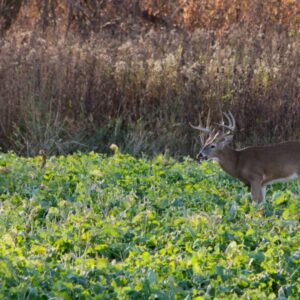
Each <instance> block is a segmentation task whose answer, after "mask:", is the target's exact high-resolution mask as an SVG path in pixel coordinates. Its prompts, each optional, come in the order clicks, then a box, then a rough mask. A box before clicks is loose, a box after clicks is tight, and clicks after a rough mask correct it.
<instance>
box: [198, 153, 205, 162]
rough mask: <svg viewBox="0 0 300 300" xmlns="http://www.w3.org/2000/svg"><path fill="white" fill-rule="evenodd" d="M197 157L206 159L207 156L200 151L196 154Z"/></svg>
mask: <svg viewBox="0 0 300 300" xmlns="http://www.w3.org/2000/svg"><path fill="white" fill-rule="evenodd" d="M197 159H199V160H206V159H207V156H206V155H204V154H203V153H202V152H199V153H198V154H197Z"/></svg>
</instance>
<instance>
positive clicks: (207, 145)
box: [190, 111, 235, 160]
mask: <svg viewBox="0 0 300 300" xmlns="http://www.w3.org/2000/svg"><path fill="white" fill-rule="evenodd" d="M223 114H224V116H225V117H226V119H227V121H228V124H227V125H226V124H225V123H224V119H223V117H222V120H221V123H217V124H216V125H217V127H214V128H213V127H211V125H210V122H211V119H210V111H209V112H208V116H207V120H206V126H205V127H203V125H202V122H201V119H200V123H199V125H198V126H194V125H192V124H190V125H191V127H192V128H194V129H197V130H199V131H200V135H199V136H200V141H201V148H200V151H199V153H198V155H197V158H198V159H200V160H206V159H209V158H215V159H218V157H219V156H220V154H221V153H222V151H224V149H225V148H226V146H227V145H228V144H229V143H230V142H231V141H232V139H233V132H234V130H235V119H234V117H233V115H232V113H231V112H229V113H223Z"/></svg>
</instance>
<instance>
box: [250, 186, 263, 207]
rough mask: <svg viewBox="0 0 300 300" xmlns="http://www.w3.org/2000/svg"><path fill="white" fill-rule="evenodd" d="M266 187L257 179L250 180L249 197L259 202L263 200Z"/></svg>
mask: <svg viewBox="0 0 300 300" xmlns="http://www.w3.org/2000/svg"><path fill="white" fill-rule="evenodd" d="M265 193H266V187H265V186H262V184H261V183H260V182H258V181H254V182H251V198H252V200H254V201H256V202H258V203H260V202H262V201H263V200H265Z"/></svg>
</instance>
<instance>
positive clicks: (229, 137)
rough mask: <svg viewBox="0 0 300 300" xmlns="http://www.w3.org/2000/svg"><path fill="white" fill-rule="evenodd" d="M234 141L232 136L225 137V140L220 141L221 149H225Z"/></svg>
mask: <svg viewBox="0 0 300 300" xmlns="http://www.w3.org/2000/svg"><path fill="white" fill-rule="evenodd" d="M232 140H233V135H232V134H230V135H227V136H224V138H222V139H221V141H220V146H221V148H224V147H225V146H227V145H228V144H230V143H231V142H232Z"/></svg>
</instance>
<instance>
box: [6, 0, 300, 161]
mask: <svg viewBox="0 0 300 300" xmlns="http://www.w3.org/2000/svg"><path fill="white" fill-rule="evenodd" d="M299 28H300V3H299V1H297V0H295V1H293V0H270V1H259V0H252V1H250V0H249V1H246V0H234V1H232V0H231V1H229V0H228V1H217V0H203V1H196V0H195V1H185V0H177V1H174V0H173V1H160V0H156V1H154V0H145V1H143V0H141V1H138V0H135V1H133V0H132V1H129V0H124V1H122V0H121V1H120V0H111V1H105V0H102V1H95V0H94V1H93V0H88V1H79V0H69V1H67V0H65V1H55V0H40V1H33V0H27V1H22V0H18V1H9V0H2V1H0V35H1V41H0V144H1V147H2V149H4V150H7V149H13V150H15V151H18V152H20V153H23V154H26V155H33V154H36V153H37V152H38V151H39V150H40V149H42V148H45V149H47V151H48V152H50V153H67V152H71V151H76V150H91V149H94V150H97V151H109V145H110V144H111V143H116V144H117V145H119V146H120V147H121V148H122V149H123V151H128V152H131V153H133V154H135V155H139V154H141V153H142V152H144V153H147V154H152V153H156V152H164V151H169V152H170V153H172V154H193V153H194V152H195V149H196V148H198V145H197V142H196V141H195V138H194V137H195V136H196V135H197V134H196V133H195V132H193V130H192V129H190V128H189V125H188V123H189V122H193V123H197V120H198V118H199V112H202V113H203V115H204V116H205V112H206V111H207V109H208V108H210V109H211V110H212V111H213V112H214V116H215V118H216V120H217V118H218V117H219V110H220V109H223V110H229V109H230V110H231V111H232V112H233V114H234V115H235V116H236V119H237V123H238V132H237V135H236V142H237V143H238V144H240V145H248V144H258V143H265V142H277V141H282V140H287V139H296V138H300V31H299Z"/></svg>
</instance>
